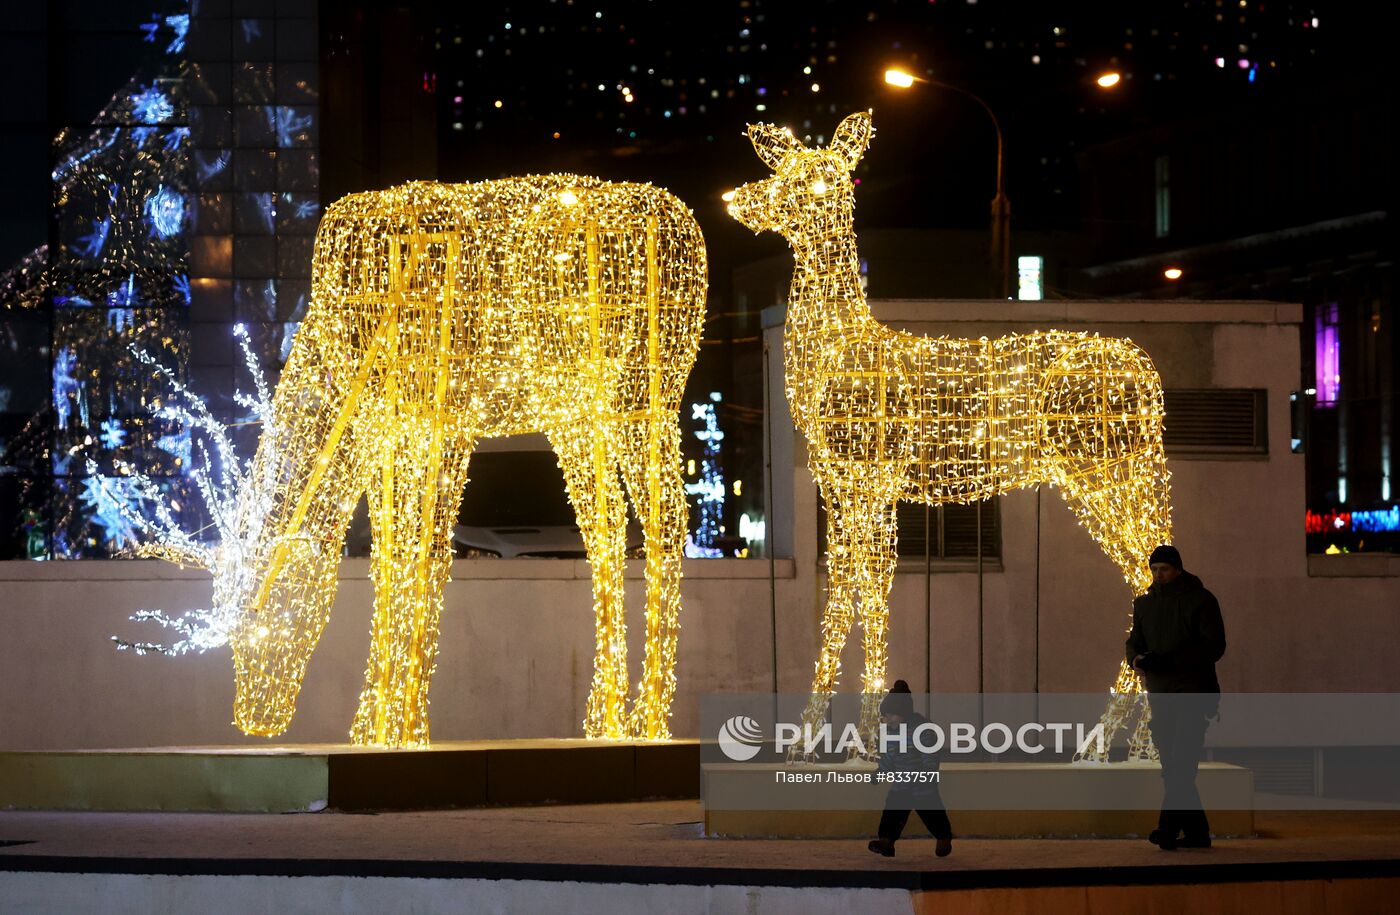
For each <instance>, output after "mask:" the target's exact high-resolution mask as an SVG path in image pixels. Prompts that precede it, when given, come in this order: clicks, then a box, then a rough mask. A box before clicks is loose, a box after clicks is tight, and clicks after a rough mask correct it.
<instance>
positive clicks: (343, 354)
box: [213, 175, 706, 747]
mask: <svg viewBox="0 0 1400 915" xmlns="http://www.w3.org/2000/svg"><path fill="white" fill-rule="evenodd" d="M705 285H706V261H705V246H704V240H703V238H702V237H701V235H700V230H699V228H698V227H697V226H696V224H695V220H694V217H693V216H692V214H691V212H690V211H689V209H687V208H686V207H685V205H684V204H682V203H681V202H680V201H678V200H677V199H676V198H675V197H673V196H671V195H670V194H669V193H667V192H666V191H664V190H661V189H660V188H656V187H652V186H650V185H644V184H617V183H606V182H603V181H599V180H597V179H594V178H587V177H579V176H574V175H545V176H539V177H529V178H512V179H505V180H501V181H488V182H482V183H479V184H457V185H444V184H433V183H424V182H416V183H413V184H407V185H403V186H401V187H396V188H391V189H389V190H387V191H372V192H366V193H361V194H353V195H351V196H349V197H346V198H343V199H342V200H340V201H338V202H336V203H335V204H334V205H332V206H331V207H330V208H329V209H328V210H327V211H326V215H325V218H324V219H322V221H321V225H320V228H319V230H318V232H317V236H316V245H315V259H314V264H313V280H312V303H311V306H310V309H309V310H308V312H307V315H306V319H305V320H304V321H303V322H302V325H301V328H300V329H299V330H298V332H297V335H296V338H295V342H294V344H293V347H292V353H291V357H290V359H289V360H288V362H287V366H286V368H285V370H284V371H283V373H282V376H281V380H280V382H279V383H278V385H277V389H276V393H275V396H274V397H273V399H272V403H273V408H272V411H271V419H270V420H269V421H268V426H267V428H266V429H265V431H264V434H263V436H262V438H261V440H260V441H259V444H258V451H257V454H256V456H255V458H254V460H253V464H252V469H251V471H250V477H249V484H248V486H247V487H246V490H247V495H246V497H244V498H240V500H239V502H238V509H237V511H238V519H237V522H236V524H235V525H233V526H232V528H233V529H236V530H238V531H239V532H240V536H239V537H238V540H239V542H240V544H241V545H242V547H240V548H241V549H242V550H243V553H244V554H246V555H247V556H248V557H249V559H248V560H247V561H246V562H241V563H229V564H228V565H231V566H237V568H233V569H224V568H223V567H222V566H219V565H217V563H213V565H214V566H215V567H216V574H215V580H214V588H215V602H216V604H217V605H219V606H231V607H236V608H240V610H239V612H240V614H241V615H240V616H239V617H238V618H239V620H240V622H239V623H237V624H236V626H235V627H234V630H233V632H232V634H231V638H230V641H231V642H232V645H233V654H234V665H235V672H236V676H237V698H236V701H235V720H236V723H237V724H238V726H239V727H241V728H242V729H243V730H244V731H246V732H248V733H250V734H268V735H271V734H279V733H281V732H282V731H284V730H285V729H286V727H287V725H288V724H289V723H290V720H291V717H292V712H293V709H294V706H295V702H296V696H297V693H298V691H299V690H300V687H301V682H302V677H303V675H304V673H305V671H306V665H307V661H308V660H309V658H310V656H311V652H312V650H313V649H314V647H315V645H316V642H317V640H318V639H319V638H320V635H321V631H322V629H323V627H324V626H325V623H326V619H327V616H328V615H329V613H330V608H331V603H332V601H333V599H334V595H335V586H336V569H337V567H338V565H339V562H340V555H341V544H342V541H343V540H344V536H345V531H346V527H347V525H348V523H349V521H350V513H351V510H352V508H353V506H354V505H355V504H356V503H357V502H358V501H359V497H360V494H361V493H366V492H367V493H368V497H369V514H370V521H371V526H372V531H373V537H374V548H373V559H372V571H373V579H374V586H375V608H374V621H373V625H372V631H371V654H370V659H369V665H368V669H367V671H366V674H365V683H364V689H363V691H362V692H361V694H360V702H359V707H358V710H357V711H356V713H355V719H354V724H353V727H352V729H351V739H352V740H353V741H354V742H355V743H357V744H382V745H388V746H395V747H406V746H422V745H424V744H426V743H427V742H428V736H429V735H428V687H429V682H430V679H431V677H432V673H433V669H434V667H435V666H436V662H437V644H438V619H439V615H440V613H441V610H442V594H443V586H444V584H445V583H446V582H447V579H448V573H449V571H450V569H451V565H452V558H453V548H452V528H453V525H454V523H455V521H456V518H457V507H458V503H459V501H460V498H461V495H462V490H463V487H464V485H465V484H466V481H467V468H468V459H469V457H470V455H471V453H472V451H473V449H474V448H475V447H476V445H477V443H478V442H480V441H481V440H482V439H485V438H491V437H494V436H501V435H513V434H519V433H525V432H543V433H545V434H546V435H547V436H548V437H549V440H550V443H551V444H552V445H553V447H554V449H555V451H556V452H557V454H558V457H559V463H560V466H561V468H562V469H563V471H564V477H565V481H566V482H567V484H568V492H569V498H570V501H571V502H572V504H573V506H574V509H575V511H576V512H577V515H578V524H579V528H580V530H581V531H582V533H583V539H584V544H585V546H586V548H587V551H588V558H589V562H590V564H591V566H592V570H593V600H594V613H595V620H596V656H595V661H594V670H593V683H592V689H591V691H590V694H589V697H588V701H587V708H586V712H585V720H584V733H585V734H586V735H587V736H588V737H612V738H622V737H629V736H630V737H642V738H665V737H668V736H669V733H670V732H669V723H668V722H669V714H670V707H671V703H672V700H673V698H674V695H675V672H674V671H675V661H676V636H677V631H678V613H679V609H680V577H681V557H682V554H683V547H684V541H685V532H686V522H687V514H688V512H687V504H686V498H685V488H684V479H683V477H682V475H681V453H680V440H681V432H680V423H679V410H680V400H681V396H682V393H683V390H684V387H685V382H686V377H687V375H688V374H689V372H690V367H691V366H692V365H693V363H694V360H695V357H696V354H697V353H698V351H699V345H700V334H701V328H702V325H703V323H704V310H705V304H704V303H705ZM624 494H625V495H626V496H627V497H630V500H631V503H632V507H633V511H634V513H635V514H636V516H637V517H638V518H639V519H640V520H641V522H642V526H643V529H644V537H645V545H646V582H647V584H646V618H645V622H646V630H645V631H646V638H645V646H646V656H645V659H644V660H643V663H642V675H641V681H640V683H639V684H638V686H637V690H636V694H635V697H634V701H633V702H632V705H631V707H630V708H629V697H628V694H629V692H630V691H631V689H630V683H629V676H628V669H627V642H626V624H625V621H624V617H623V566H624V559H625V553H626V547H627V540H626V525H627V507H626V502H625V501H624ZM463 701H465V700H463Z"/></svg>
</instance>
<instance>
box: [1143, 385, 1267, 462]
mask: <svg viewBox="0 0 1400 915" xmlns="http://www.w3.org/2000/svg"><path fill="white" fill-rule="evenodd" d="M1266 394H1267V392H1266V391H1264V390H1262V389H1256V388H1203V389H1198V390H1168V391H1164V392H1163V396H1164V398H1165V401H1166V411H1167V415H1166V419H1165V424H1164V428H1163V430H1162V437H1163V441H1164V444H1165V445H1166V449H1167V455H1168V456H1172V457H1190V456H1193V455H1194V456H1205V455H1222V454H1268V452H1269V444H1268V442H1269V439H1268V430H1267V427H1266V425H1265V404H1266V403H1267V399H1266Z"/></svg>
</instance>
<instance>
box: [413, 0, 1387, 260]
mask: <svg viewBox="0 0 1400 915" xmlns="http://www.w3.org/2000/svg"><path fill="white" fill-rule="evenodd" d="M1350 12H1351V13H1354V12H1356V11H1350ZM1348 13H1349V11H1343V10H1338V11H1332V10H1331V9H1330V8H1328V7H1327V6H1325V5H1322V4H1308V3H1275V2H1269V3H1260V2H1255V0H1247V2H1245V3H1239V2H1238V0H1230V2H1228V3H1227V2H1224V0H1222V2H1219V3H1217V2H1215V0H1205V2H1201V0H1193V2H1185V0H1177V2H1144V3H1118V4H1098V3H1046V2H1010V0H1000V2H998V0H980V2H975V3H969V2H966V0H938V2H927V0H918V2H914V0H905V2H898V0H884V2H865V3H850V2H843V3H834V2H820V0H815V2H809V3H800V4H798V3H769V2H759V0H747V2H745V0H738V2H716V3H707V4H688V5H681V4H674V3H651V2H624V3H603V2H591V3H586V2H582V0H574V2H570V0H557V2H551V0H540V2H534V3H525V4H521V3H512V4H506V5H503V6H501V7H500V8H499V10H498V11H497V12H495V13H482V12H481V11H479V10H477V9H473V10H472V11H471V12H470V13H468V12H466V11H465V7H463V6H461V5H457V4H443V5H442V6H440V7H439V8H438V9H436V10H435V11H434V16H433V21H434V22H435V23H436V25H435V32H434V36H433V38H434V43H435V46H436V47H435V51H436V54H437V55H438V57H437V71H436V72H437V77H438V86H437V99H438V109H439V113H440V117H439V130H440V132H439V138H440V143H439V150H440V158H439V169H440V174H441V177H442V178H443V179H445V180H477V179H481V178H487V177H495V176H498V175H504V174H511V173H520V172H527V171H579V172H586V173H591V174H597V175H601V176H603V177H608V178H616V179H627V180H652V181H654V182H656V183H659V184H662V185H664V186H667V187H669V188H670V189H672V190H673V191H675V192H676V193H677V194H679V195H680V196H681V197H682V198H683V199H685V200H686V201H687V202H689V203H690V204H691V205H692V206H693V207H694V208H695V210H696V213H697V216H698V217H699V219H700V221H701V224H702V227H703V229H704V231H705V234H706V239H707V243H708V244H709V245H710V247H711V250H712V252H713V253H714V255H715V258H714V260H715V266H716V267H719V268H721V269H727V266H728V265H729V264H730V263H731V262H741V261H742V260H743V259H751V258H753V257H758V256H763V255H765V254H769V253H776V252H778V251H781V250H783V243H782V242H781V241H780V240H779V239H777V238H776V237H774V236H771V235H770V236H765V237H761V238H757V239H755V238H753V237H752V236H751V235H749V234H748V233H747V232H746V231H745V230H743V229H741V228H739V227H738V226H736V225H734V224H733V223H732V222H731V221H730V220H728V219H727V217H725V215H724V211H723V208H722V206H721V204H720V202H719V194H720V193H721V192H722V191H724V190H725V189H727V188H729V187H732V186H733V185H735V184H737V183H742V182H744V181H748V180H753V179H756V178H760V177H763V176H764V171H763V170H762V167H761V165H760V164H759V162H758V160H757V159H756V157H754V155H753V153H752V150H751V149H750V148H749V146H748V143H747V141H746V140H745V138H744V137H743V135H742V131H743V127H744V124H746V123H748V122H752V121H756V120H768V121H773V122H776V123H780V124H785V125H788V126H791V127H792V128H793V129H794V130H795V132H796V133H797V134H798V135H799V136H803V135H810V136H811V137H812V138H813V139H814V140H815V139H818V138H821V139H827V138H829V135H830V132H831V130H832V128H833V127H834V126H835V124H836V123H837V122H838V121H839V120H840V118H841V117H843V116H844V115H846V114H849V113H850V112H851V111H854V110H857V109H860V108H867V107H868V108H873V109H874V112H875V122H876V128H877V136H876V139H875V142H874V145H873V146H872V148H871V150H870V152H869V153H868V154H867V157H866V159H865V161H864V162H863V163H862V164H861V166H860V168H859V170H858V172H857V175H858V177H859V178H860V179H861V186H860V188H859V189H858V191H857V226H858V227H881V228H890V227H938V228H966V229H981V228H984V227H985V226H986V225H987V220H988V215H987V214H988V204H989V201H990V199H991V197H992V192H993V189H994V163H995V137H994V133H993V131H992V127H991V123H990V120H989V119H988V117H987V116H986V114H985V113H984V112H983V111H982V110H981V109H980V108H979V107H978V106H977V105H976V104H975V103H974V102H972V101H970V100H968V99H966V98H964V97H962V96H960V95H958V94H956V93H953V92H949V91H946V90H942V89H939V88H937V87H933V86H916V87H915V88H914V89H912V90H908V91H904V92H901V91H899V90H895V89H892V88H890V87H888V86H886V85H884V83H883V81H882V79H881V75H882V73H883V71H884V69H885V68H886V67H887V66H891V65H899V66H902V67H905V68H907V69H908V70H910V71H911V72H913V73H916V74H919V75H923V76H929V77H932V78H935V79H939V80H943V81H946V82H949V83H952V84H955V85H958V86H961V87H963V88H965V89H968V90H970V91H972V92H974V93H976V94H978V95H980V96H982V97H983V98H984V99H985V100H986V102H987V103H988V104H989V105H990V106H991V108H992V109H993V110H994V111H996V112H997V115H998V117H999V119H1000V120H1001V122H1002V128H1003V132H1004V135H1005V138H1006V140H1005V142H1006V147H1007V158H1008V161H1007V164H1006V174H1007V177H1006V181H1007V191H1008V195H1009V197H1010V199H1011V201H1012V208H1013V214H1014V215H1013V220H1014V223H1013V224H1014V227H1015V228H1018V229H1021V230H1025V229H1035V228H1072V227H1074V226H1075V224H1076V222H1077V220H1078V217H1079V199H1078V193H1079V188H1078V181H1077V175H1076V167H1077V166H1076V161H1075V156H1076V154H1077V153H1078V151H1079V150H1081V149H1082V148H1083V147H1084V146H1085V145H1088V144H1093V143H1097V142H1103V141H1106V140H1109V139H1112V138H1113V137H1115V136H1119V135H1122V134H1124V133H1128V132H1132V131H1136V130H1141V129H1144V128H1146V127H1148V126H1159V125H1169V124H1170V123H1172V122H1173V121H1174V120H1177V119H1182V118H1189V117H1194V116H1198V115H1200V114H1203V113H1206V112H1207V111H1209V110H1212V109H1216V108H1219V107H1222V106H1230V105H1237V104H1252V103H1254V102H1256V101H1259V102H1262V101H1264V100H1268V99H1279V98H1286V97H1287V96H1288V95H1289V94H1290V93H1296V92H1300V91H1308V90H1309V89H1310V88H1315V87H1316V86H1317V85H1318V83H1319V82H1320V81H1322V82H1325V81H1326V80H1329V79H1338V78H1348V75H1349V74H1352V73H1355V72H1356V71H1358V70H1364V69H1365V68H1367V67H1368V66H1373V65H1374V62H1373V61H1372V60H1371V59H1370V56H1369V55H1368V54H1366V53H1363V52H1362V49H1363V48H1364V47H1365V46H1366V44H1367V43H1366V40H1365V33H1366V27H1367V25H1368V23H1366V22H1365V21H1362V20H1359V19H1346V18H1345V17H1346V16H1347V15H1348ZM1314 23H1316V25H1314ZM1108 70H1117V71H1121V72H1122V74H1123V76H1124V80H1123V82H1122V84H1121V85H1120V86H1119V87H1118V88H1117V89H1116V90H1114V91H1112V92H1105V91H1103V90H1101V89H1099V88H1097V87H1096V86H1095V85H1094V82H1093V80H1094V78H1095V77H1096V76H1098V75H1099V74H1100V73H1102V72H1105V71H1108ZM1251 72H1252V73H1253V78H1251ZM814 87H815V88H814ZM629 96H630V98H631V101H629V100H628V98H629ZM498 102H499V103H500V104H499V107H498V106H497V103H498ZM714 282H715V283H716V284H718V283H720V282H722V280H721V278H720V276H719V275H718V273H717V274H716V275H715V278H714Z"/></svg>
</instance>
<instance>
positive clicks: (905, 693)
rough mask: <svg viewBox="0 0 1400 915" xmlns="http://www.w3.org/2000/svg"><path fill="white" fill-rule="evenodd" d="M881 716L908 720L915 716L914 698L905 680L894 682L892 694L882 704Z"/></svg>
mask: <svg viewBox="0 0 1400 915" xmlns="http://www.w3.org/2000/svg"><path fill="white" fill-rule="evenodd" d="M880 714H881V715H899V716H900V717H901V718H908V717H909V716H910V715H912V714H914V696H913V695H912V694H911V693H910V692H909V684H908V683H905V682H904V681H903V680H896V681H894V686H891V687H890V694H889V695H888V696H886V697H885V698H884V699H883V700H881V702H880Z"/></svg>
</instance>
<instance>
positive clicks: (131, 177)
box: [0, 10, 190, 558]
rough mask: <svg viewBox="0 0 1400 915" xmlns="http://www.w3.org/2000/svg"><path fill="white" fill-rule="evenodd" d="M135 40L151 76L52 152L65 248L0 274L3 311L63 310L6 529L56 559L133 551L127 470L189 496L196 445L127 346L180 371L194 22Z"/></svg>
mask: <svg viewBox="0 0 1400 915" xmlns="http://www.w3.org/2000/svg"><path fill="white" fill-rule="evenodd" d="M140 28H141V31H142V32H143V33H144V37H145V40H146V41H148V42H150V43H152V44H153V45H155V47H154V48H153V51H155V52H156V55H157V56H156V59H154V60H153V61H152V65H151V66H150V67H149V68H148V69H147V71H146V72H144V73H141V74H138V75H137V76H136V77H134V78H132V79H131V80H130V81H128V82H127V84H126V85H125V86H123V87H122V89H121V90H120V91H118V92H117V93H116V94H115V95H113V96H112V98H111V100H110V101H109V102H108V104H107V105H106V106H105V107H104V108H103V109H102V110H101V111H100V112H98V114H97V116H96V117H95V118H94V119H93V120H92V122H91V123H90V124H89V125H88V126H85V127H81V128H65V129H64V130H62V131H60V133H59V134H58V136H57V137H56V138H55V140H54V153H55V154H54V161H55V163H56V164H55V165H54V167H53V170H52V172H51V175H50V178H51V181H52V189H53V218H54V219H55V221H56V223H57V241H58V243H57V245H55V246H52V247H50V246H43V247H40V248H38V249H36V250H35V251H34V252H33V253H31V254H30V255H28V256H27V257H26V258H24V259H23V260H22V261H21V262H20V263H19V264H18V265H16V266H14V267H12V268H11V269H10V270H9V271H7V272H6V273H5V274H3V276H0V307H4V308H6V309H7V310H16V311H22V310H31V311H35V312H42V311H44V310H46V309H49V308H52V315H53V320H52V334H51V338H50V340H49V345H50V352H51V353H52V354H53V356H52V373H51V374H52V378H51V381H52V398H51V400H50V402H49V406H48V408H47V409H46V410H43V411H41V413H40V414H36V415H35V416H34V417H32V418H31V420H30V422H29V423H28V424H27V425H26V426H25V428H24V430H23V431H22V432H21V433H20V434H19V435H17V436H15V437H14V438H13V439H12V440H11V441H10V442H7V448H6V455H5V457H6V461H7V463H9V462H10V461H11V458H12V457H14V456H16V455H23V456H24V462H25V464H26V467H27V469H26V471H25V472H26V473H27V474H30V475H29V476H24V477H22V479H21V488H22V492H21V496H20V498H21V502H22V504H23V505H24V506H26V508H25V510H23V511H21V512H20V516H21V517H16V518H14V519H11V521H12V522H13V523H16V524H20V525H21V526H22V527H23V529H24V535H25V538H26V541H27V542H28V543H29V544H30V545H31V546H32V544H33V542H34V541H35V540H36V538H39V537H41V536H42V537H43V539H45V540H47V542H48V546H49V552H50V553H51V555H53V556H54V557H58V558H61V557H65V556H103V555H110V554H112V553H113V552H115V551H118V550H120V549H122V548H123V547H125V546H129V545H130V542H131V535H132V531H133V530H134V528H133V527H132V526H131V524H130V523H129V521H127V520H123V518H124V515H123V512H124V511H127V510H130V509H132V507H133V506H137V507H139V506H141V505H143V504H144V501H143V499H141V498H138V495H137V493H136V490H135V489H133V487H132V485H130V484H129V483H127V482H124V481H123V479H124V477H125V475H126V472H125V471H122V470H119V469H118V467H117V464H118V463H119V462H120V463H121V464H122V465H123V466H125V467H126V468H128V470H129V471H130V472H139V473H142V474H147V475H149V476H150V477H151V478H152V479H163V480H166V481H167V482H166V483H165V484H163V485H164V486H166V487H167V488H168V487H171V486H173V487H175V489H176V490H178V489H179V488H180V487H181V486H185V485H187V481H184V480H183V477H182V474H183V473H185V472H186V471H187V470H188V468H189V460H188V448H187V447H185V446H182V445H181V444H180V442H181V440H182V439H181V436H180V434H179V430H178V429H177V428H176V424H174V423H173V422H172V421H171V420H170V419H168V418H162V417H159V416H156V415H153V414H152V412H151V410H150V407H151V406H152V404H153V402H154V397H155V394H154V391H155V387H154V379H153V378H152V377H151V373H150V371H149V370H148V369H146V368H145V367H144V366H142V365H141V364H140V362H139V361H138V360H136V359H135V358H134V357H133V356H132V353H131V348H132V347H135V348H137V349H140V350H142V351H144V352H150V353H155V354H158V355H159V356H160V358H161V359H162V360H163V361H165V362H168V363H170V364H183V363H184V361H185V358H184V353H185V352H186V350H187V343H186V337H187V333H186V330H185V328H186V325H187V315H186V307H187V306H188V304H189V301H190V289H189V281H188V272H189V271H188V239H187V237H186V232H187V228H188V222H189V187H190V184H189V175H188V171H189V169H188V159H189V145H190V132H189V126H188V124H187V123H186V105H185V97H184V96H185V93H184V83H183V81H182V79H181V78H180V75H179V74H180V68H181V63H182V62H181V60H180V55H181V54H182V52H183V50H184V47H185V40H186V36H187V34H188V31H189V15H188V13H187V12H185V11H183V10H181V11H178V12H170V11H168V10H167V11H165V12H163V13H159V14H157V15H155V16H153V17H152V18H151V20H150V21H149V22H147V23H145V24H143V25H141V26H140ZM40 468H42V470H41V469H40ZM45 471H46V472H47V473H51V474H52V475H53V485H52V492H51V493H50V491H49V488H48V487H47V485H46V483H47V481H46V479H45V478H44V476H45V475H46V474H45V473H44V472H45ZM121 506H125V508H124V509H123V508H121ZM40 528H46V529H45V530H40ZM31 552H32V550H31Z"/></svg>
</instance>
